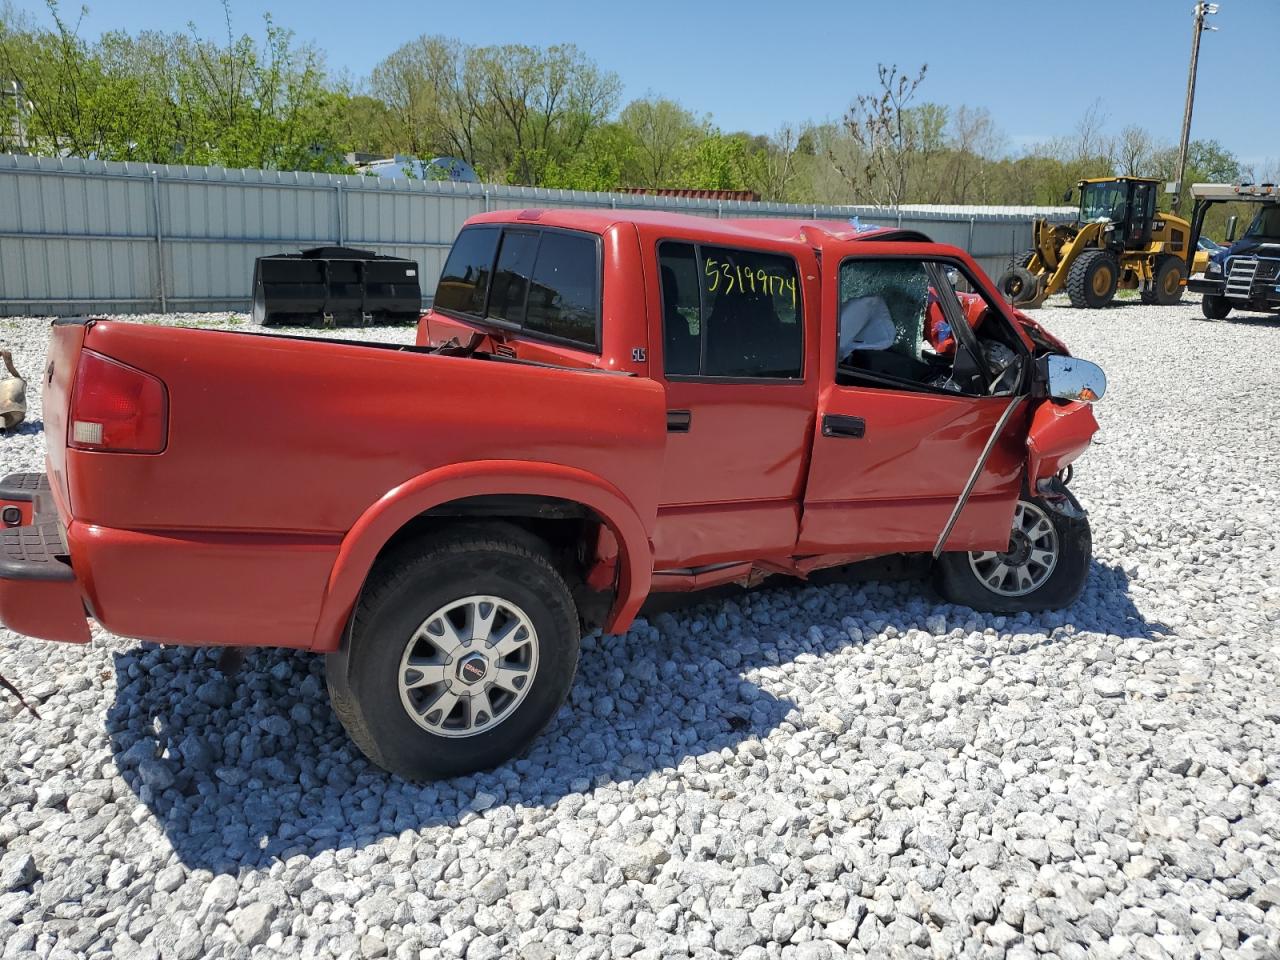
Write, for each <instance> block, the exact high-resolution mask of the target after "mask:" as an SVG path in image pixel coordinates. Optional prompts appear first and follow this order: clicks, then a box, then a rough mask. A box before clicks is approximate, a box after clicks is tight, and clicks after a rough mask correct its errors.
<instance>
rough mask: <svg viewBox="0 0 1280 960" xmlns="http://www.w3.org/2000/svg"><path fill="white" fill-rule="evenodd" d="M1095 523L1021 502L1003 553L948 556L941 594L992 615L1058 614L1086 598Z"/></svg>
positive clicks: (940, 576)
mask: <svg viewBox="0 0 1280 960" xmlns="http://www.w3.org/2000/svg"><path fill="white" fill-rule="evenodd" d="M1092 555H1093V540H1092V537H1091V535H1090V532H1089V521H1088V519H1087V518H1086V517H1085V516H1083V514H1082V515H1081V516H1079V517H1068V516H1064V515H1063V514H1061V513H1058V512H1057V511H1055V510H1052V509H1050V508H1049V507H1048V506H1047V505H1045V504H1044V503H1043V502H1041V501H1039V500H1029V499H1024V500H1019V501H1018V505H1017V507H1016V508H1015V510H1014V514H1013V528H1012V530H1010V532H1009V547H1008V549H1007V550H1005V551H1002V552H997V551H991V550H986V551H974V552H971V553H944V554H943V555H942V556H941V557H939V558H938V566H937V571H936V573H937V586H938V591H939V592H940V593H941V594H942V595H943V596H944V597H946V598H947V599H948V600H950V601H951V602H952V603H961V604H964V605H965V606H967V607H973V608H974V609H975V610H987V611H990V612H992V613H1020V612H1022V611H1024V610H1026V611H1037V610H1057V609H1061V608H1063V607H1068V606H1070V605H1071V604H1073V603H1075V601H1076V600H1077V599H1078V598H1079V597H1080V594H1081V592H1082V591H1083V590H1084V585H1085V581H1086V580H1087V579H1088V577H1089V560H1090V558H1091V557H1092Z"/></svg>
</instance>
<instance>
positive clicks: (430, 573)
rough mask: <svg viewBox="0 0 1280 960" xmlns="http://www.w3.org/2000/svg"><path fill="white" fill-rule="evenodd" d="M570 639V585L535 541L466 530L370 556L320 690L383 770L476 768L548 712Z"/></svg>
mask: <svg viewBox="0 0 1280 960" xmlns="http://www.w3.org/2000/svg"><path fill="white" fill-rule="evenodd" d="M504 533H506V534H508V535H504ZM578 639H579V637H578V617H577V612H576V610H575V608H574V604H573V598H572V596H571V594H570V592H569V588H568V586H567V585H566V584H565V582H564V578H563V577H561V576H560V574H559V572H558V571H557V570H556V569H555V567H554V566H553V565H552V563H551V561H550V559H549V557H548V556H547V554H546V552H545V551H544V550H542V549H540V548H539V545H538V544H537V542H536V541H534V540H533V538H532V537H528V536H527V535H525V534H524V533H523V531H521V530H519V529H518V528H514V527H513V528H509V529H507V528H504V527H502V526H495V527H494V528H493V529H492V530H477V529H476V528H468V529H465V530H460V531H458V532H456V533H454V534H446V535H444V536H442V537H439V538H437V539H435V540H433V541H430V542H428V543H425V544H423V545H422V546H421V548H419V549H418V550H414V551H411V552H407V553H406V552H400V553H398V554H397V555H395V556H394V557H392V558H390V559H389V560H387V561H384V562H381V563H380V564H379V566H378V567H377V568H376V569H375V570H374V572H373V573H372V574H371V575H370V578H369V582H368V583H367V584H366V585H365V589H364V592H363V594H362V596H361V598H360V602H359V604H358V606H357V609H356V613H355V617H354V619H353V621H352V625H351V630H350V633H349V635H348V637H347V639H346V643H344V645H343V648H342V649H341V650H340V651H339V652H337V653H333V654H330V655H329V657H328V661H327V663H326V665H325V666H326V674H327V677H328V682H329V694H330V698H331V699H332V701H333V705H334V709H335V710H336V711H337V714H338V717H339V718H340V719H341V720H342V724H343V726H344V727H346V729H347V732H348V733H349V734H350V736H351V739H352V740H354V741H355V742H356V745H357V746H359V747H360V749H361V750H363V751H364V753H365V754H366V755H367V756H368V757H369V758H370V759H371V760H372V761H373V762H374V763H376V764H378V765H379V766H381V767H384V768H386V769H387V770H390V771H391V772H393V773H397V774H399V775H401V776H403V777H406V778H408V779H414V780H417V779H430V778H437V777H450V776H456V775H459V774H464V773H472V772H474V771H477V770H486V769H488V768H490V767H494V766H497V765H498V764H500V763H502V762H503V761H504V760H508V759H510V758H511V757H513V756H516V755H517V754H519V753H520V752H521V751H522V750H524V749H525V748H526V747H527V746H528V745H529V744H530V742H532V741H533V739H534V738H535V737H537V735H538V734H539V733H540V732H541V731H542V729H543V728H544V727H545V726H546V725H547V724H548V723H549V722H550V721H551V719H552V717H554V716H555V713H556V711H557V710H558V709H559V708H560V705H561V704H562V703H563V702H564V699H565V696H566V695H567V693H568V692H569V687H570V685H571V684H572V682H573V675H574V672H575V670H576V669H577V663H578Z"/></svg>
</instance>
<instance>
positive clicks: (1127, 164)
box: [1116, 124, 1157, 177]
mask: <svg viewBox="0 0 1280 960" xmlns="http://www.w3.org/2000/svg"><path fill="white" fill-rule="evenodd" d="M1156 149H1157V148H1156V142H1155V139H1154V138H1153V137H1152V136H1151V134H1150V133H1148V132H1147V130H1146V129H1145V128H1143V127H1139V126H1136V125H1135V124H1130V125H1129V126H1127V127H1125V128H1124V129H1123V130H1121V131H1120V136H1119V138H1118V139H1117V140H1116V170H1117V171H1118V172H1119V173H1121V174H1123V175H1124V176H1126V177H1150V176H1154V175H1155V170H1154V169H1153V164H1154V162H1155V154H1156Z"/></svg>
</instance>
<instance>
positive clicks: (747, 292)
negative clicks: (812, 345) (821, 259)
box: [650, 240, 817, 570]
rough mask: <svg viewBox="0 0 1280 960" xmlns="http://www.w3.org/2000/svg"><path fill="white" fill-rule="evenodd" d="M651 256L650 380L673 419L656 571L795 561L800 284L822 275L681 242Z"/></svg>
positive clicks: (763, 256)
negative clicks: (654, 350)
mask: <svg viewBox="0 0 1280 960" xmlns="http://www.w3.org/2000/svg"><path fill="white" fill-rule="evenodd" d="M656 253H657V267H658V270H657V272H658V280H659V284H658V286H659V292H660V297H661V305H660V308H659V309H658V310H657V311H656V312H657V315H658V316H657V319H658V321H659V322H655V323H652V324H651V330H652V333H651V337H650V341H651V343H652V344H654V345H655V346H658V345H660V347H659V350H660V355H659V356H655V357H650V370H651V371H652V376H653V377H654V378H655V379H657V380H659V381H661V382H663V383H664V385H665V387H666V391H667V417H668V420H667V457H666V465H665V470H664V474H663V483H662V491H661V495H660V497H659V508H658V522H657V527H656V530H655V535H654V547H655V566H656V569H658V570H663V569H697V568H699V567H702V566H703V565H706V564H709V563H712V562H716V563H723V562H728V561H734V560H755V559H762V558H769V557H779V558H785V557H789V556H790V555H791V554H792V552H793V547H794V545H795V541H796V536H797V533H798V531H799V506H798V504H799V499H800V497H801V495H802V491H803V483H804V468H805V463H806V460H807V454H808V442H809V435H810V432H811V428H812V423H813V409H814V403H815V390H814V385H813V382H812V377H809V378H808V379H806V370H805V367H806V364H805V353H806V350H807V349H808V342H807V336H806V324H805V306H806V304H805V297H804V280H803V277H804V276H805V275H806V274H807V275H808V276H810V277H813V276H814V275H816V272H817V271H816V269H814V268H813V266H812V265H810V266H809V269H808V270H807V271H806V273H805V274H802V272H801V265H800V264H799V263H798V262H797V260H796V258H795V257H794V256H792V255H790V254H787V253H780V252H774V251H769V250H761V249H750V248H746V247H737V246H734V247H729V246H721V245H712V244H699V243H695V242H692V241H684V240H663V241H661V242H659V243H658V245H657V251H656ZM651 303H652V301H651ZM816 307H817V304H816V303H814V304H813V305H812V307H811V308H812V309H816ZM652 314H653V311H652V310H651V316H652Z"/></svg>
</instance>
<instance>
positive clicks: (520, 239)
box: [432, 224, 601, 353]
mask: <svg viewBox="0 0 1280 960" xmlns="http://www.w3.org/2000/svg"><path fill="white" fill-rule="evenodd" d="M600 304H601V258H600V240H599V237H597V236H595V235H594V234H588V233H581V232H578V231H575V230H564V229H560V228H553V227H526V226H524V225H519V226H517V225H514V224H513V225H510V226H504V225H488V224H484V225H479V226H474V227H466V228H464V229H463V230H462V232H461V233H459V234H458V239H457V240H455V241H454V244H453V249H452V250H451V251H450V253H449V258H448V260H447V261H446V262H445V266H444V270H443V271H442V272H441V275H440V283H439V286H438V287H437V288H436V297H435V301H434V302H433V304H432V308H433V309H435V310H439V311H440V312H442V313H444V314H446V315H450V316H456V317H458V318H459V319H462V320H470V321H478V322H489V323H493V324H496V325H498V326H501V327H505V328H508V329H514V330H518V331H519V333H520V334H521V335H522V336H524V337H528V338H530V339H535V340H548V341H551V342H555V343H563V344H567V345H569V346H572V347H577V348H581V349H586V350H589V351H591V352H594V353H599V351H600V313H601V310H600Z"/></svg>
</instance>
